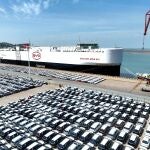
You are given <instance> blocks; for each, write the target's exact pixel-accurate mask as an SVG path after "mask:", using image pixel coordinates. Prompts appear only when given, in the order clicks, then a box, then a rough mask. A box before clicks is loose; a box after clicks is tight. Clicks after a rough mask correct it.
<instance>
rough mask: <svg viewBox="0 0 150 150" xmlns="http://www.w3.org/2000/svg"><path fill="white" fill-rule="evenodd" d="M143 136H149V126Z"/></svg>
mask: <svg viewBox="0 0 150 150" xmlns="http://www.w3.org/2000/svg"><path fill="white" fill-rule="evenodd" d="M145 136H148V137H149V138H150V126H148V128H147V129H146V132H145Z"/></svg>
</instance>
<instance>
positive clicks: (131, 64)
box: [121, 52, 150, 77]
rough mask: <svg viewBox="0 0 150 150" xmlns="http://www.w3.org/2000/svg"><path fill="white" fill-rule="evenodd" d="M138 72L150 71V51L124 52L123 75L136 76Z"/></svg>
mask: <svg viewBox="0 0 150 150" xmlns="http://www.w3.org/2000/svg"><path fill="white" fill-rule="evenodd" d="M136 73H150V53H138V52H137V53H136V52H123V61H122V66H121V76H125V77H135V76H136Z"/></svg>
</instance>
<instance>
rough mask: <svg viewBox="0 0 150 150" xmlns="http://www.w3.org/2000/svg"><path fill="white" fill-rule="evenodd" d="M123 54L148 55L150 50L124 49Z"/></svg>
mask: <svg viewBox="0 0 150 150" xmlns="http://www.w3.org/2000/svg"><path fill="white" fill-rule="evenodd" d="M124 52H128V53H135V54H138V53H140V54H142V53H143V54H150V49H146V50H144V49H124Z"/></svg>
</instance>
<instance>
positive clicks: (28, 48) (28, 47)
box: [27, 44, 31, 79]
mask: <svg viewBox="0 0 150 150" xmlns="http://www.w3.org/2000/svg"><path fill="white" fill-rule="evenodd" d="M27 50H28V74H29V79H31V67H30V66H31V65H30V53H29V50H30V44H29V45H27Z"/></svg>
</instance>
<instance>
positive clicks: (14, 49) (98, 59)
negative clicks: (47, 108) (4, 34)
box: [0, 43, 123, 76]
mask: <svg viewBox="0 0 150 150" xmlns="http://www.w3.org/2000/svg"><path fill="white" fill-rule="evenodd" d="M7 45H8V46H6V45H5V46H4V45H2V44H1V46H0V60H1V62H2V63H12V64H18V65H28V63H29V61H30V65H31V66H44V67H46V68H48V67H49V68H57V69H66V70H73V71H82V72H91V73H100V74H106V75H114V76H119V75H120V66H121V62H122V53H123V51H122V48H100V47H99V46H98V44H95V43H92V44H89V43H87V44H86V43H80V44H77V45H76V46H59V47H56V46H49V47H41V46H30V44H18V45H12V44H7Z"/></svg>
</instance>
